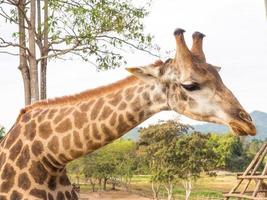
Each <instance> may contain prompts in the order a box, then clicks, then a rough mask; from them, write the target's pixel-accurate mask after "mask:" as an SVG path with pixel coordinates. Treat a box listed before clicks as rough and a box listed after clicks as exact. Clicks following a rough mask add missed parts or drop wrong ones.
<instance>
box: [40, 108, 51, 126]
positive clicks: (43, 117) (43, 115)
mask: <svg viewBox="0 0 267 200" xmlns="http://www.w3.org/2000/svg"><path fill="white" fill-rule="evenodd" d="M48 112H49V109H45V110H44V111H43V112H41V113H40V115H39V116H38V118H37V121H38V122H39V123H40V122H42V121H43V120H44V119H45V117H46V114H47V113H48Z"/></svg>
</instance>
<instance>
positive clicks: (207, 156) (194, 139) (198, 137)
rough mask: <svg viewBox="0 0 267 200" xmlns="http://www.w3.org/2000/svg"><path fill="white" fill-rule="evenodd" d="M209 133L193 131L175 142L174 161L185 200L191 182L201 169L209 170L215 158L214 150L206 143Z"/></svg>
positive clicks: (197, 176)
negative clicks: (184, 192) (183, 189)
mask: <svg viewBox="0 0 267 200" xmlns="http://www.w3.org/2000/svg"><path fill="white" fill-rule="evenodd" d="M208 140H209V135H204V134H200V133H197V132H194V133H192V134H190V135H183V136H182V137H180V138H179V140H178V141H177V142H176V148H175V161H174V163H176V167H177V168H178V169H179V170H178V174H177V175H178V177H179V178H180V179H182V182H183V185H184V188H185V191H186V200H187V199H189V196H190V193H191V191H192V183H193V181H195V180H196V179H197V178H199V176H200V173H201V172H202V171H207V170H211V169H213V167H214V160H215V158H216V155H215V152H214V151H213V149H212V148H210V146H209V145H208Z"/></svg>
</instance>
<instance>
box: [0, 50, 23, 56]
mask: <svg viewBox="0 0 267 200" xmlns="http://www.w3.org/2000/svg"><path fill="white" fill-rule="evenodd" d="M0 54H8V55H11V56H19V55H20V54H18V53H11V52H8V51H0Z"/></svg>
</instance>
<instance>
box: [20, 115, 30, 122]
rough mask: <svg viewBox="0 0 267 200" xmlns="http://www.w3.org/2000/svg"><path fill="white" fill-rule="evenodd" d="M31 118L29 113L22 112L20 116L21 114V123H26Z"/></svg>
mask: <svg viewBox="0 0 267 200" xmlns="http://www.w3.org/2000/svg"><path fill="white" fill-rule="evenodd" d="M30 119H31V113H29V112H28V113H24V114H23V115H22V116H21V122H23V123H27V122H28V121H30Z"/></svg>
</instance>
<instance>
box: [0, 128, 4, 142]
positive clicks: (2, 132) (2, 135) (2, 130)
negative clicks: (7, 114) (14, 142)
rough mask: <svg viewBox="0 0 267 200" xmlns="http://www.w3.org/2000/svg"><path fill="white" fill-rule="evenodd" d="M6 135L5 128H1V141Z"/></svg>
mask: <svg viewBox="0 0 267 200" xmlns="http://www.w3.org/2000/svg"><path fill="white" fill-rule="evenodd" d="M4 134H5V128H4V127H0V140H1V139H2V138H3V137H4Z"/></svg>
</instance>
